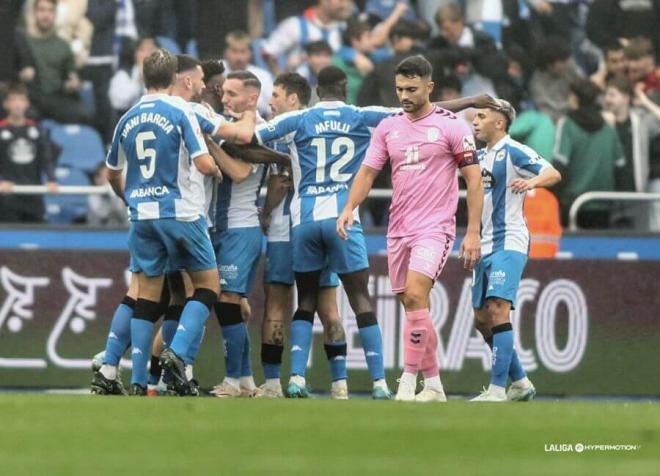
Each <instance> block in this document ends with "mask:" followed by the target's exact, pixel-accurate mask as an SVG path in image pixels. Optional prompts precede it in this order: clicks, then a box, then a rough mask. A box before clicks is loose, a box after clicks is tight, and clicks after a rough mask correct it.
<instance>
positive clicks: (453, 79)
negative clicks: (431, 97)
mask: <svg viewBox="0 0 660 476" xmlns="http://www.w3.org/2000/svg"><path fill="white" fill-rule="evenodd" d="M438 88H439V89H454V90H456V91H458V92H459V93H460V92H461V90H462V89H463V83H462V82H461V79H460V78H459V77H458V76H456V75H455V74H454V73H450V74H443V75H442V76H441V77H440V79H438Z"/></svg>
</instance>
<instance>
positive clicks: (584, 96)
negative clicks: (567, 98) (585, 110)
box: [570, 78, 601, 107]
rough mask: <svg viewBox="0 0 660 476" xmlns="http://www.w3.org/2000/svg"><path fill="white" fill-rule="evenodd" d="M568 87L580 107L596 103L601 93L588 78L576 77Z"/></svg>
mask: <svg viewBox="0 0 660 476" xmlns="http://www.w3.org/2000/svg"><path fill="white" fill-rule="evenodd" d="M570 89H571V92H572V93H573V94H575V96H576V97H577V100H578V104H579V105H580V106H581V107H583V106H589V105H592V104H597V101H598V96H600V93H601V90H600V88H599V87H598V86H596V85H595V84H594V83H593V82H591V80H589V79H588V78H578V79H576V80H574V81H573V82H571V84H570Z"/></svg>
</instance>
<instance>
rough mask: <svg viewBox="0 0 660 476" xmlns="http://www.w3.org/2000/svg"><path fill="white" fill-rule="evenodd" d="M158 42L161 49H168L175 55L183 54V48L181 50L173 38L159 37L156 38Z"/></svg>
mask: <svg viewBox="0 0 660 476" xmlns="http://www.w3.org/2000/svg"><path fill="white" fill-rule="evenodd" d="M156 41H157V42H158V46H160V47H161V48H164V49H166V50H167V51H169V52H170V53H172V54H173V55H180V54H181V48H179V45H178V44H177V42H176V41H174V40H173V39H172V38H170V37H168V36H158V37H156Z"/></svg>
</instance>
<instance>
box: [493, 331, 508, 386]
mask: <svg viewBox="0 0 660 476" xmlns="http://www.w3.org/2000/svg"><path fill="white" fill-rule="evenodd" d="M492 332H493V368H492V370H491V377H490V383H491V384H492V385H497V386H499V387H506V383H507V380H508V375H509V367H510V366H511V358H512V354H513V329H512V327H511V323H509V322H507V323H505V324H500V325H498V326H495V327H493V330H492Z"/></svg>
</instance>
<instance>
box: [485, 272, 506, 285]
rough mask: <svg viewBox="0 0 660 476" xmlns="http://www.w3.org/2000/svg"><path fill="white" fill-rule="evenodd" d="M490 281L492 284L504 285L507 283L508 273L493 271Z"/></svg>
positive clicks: (489, 277)
mask: <svg viewBox="0 0 660 476" xmlns="http://www.w3.org/2000/svg"><path fill="white" fill-rule="evenodd" d="M488 281H490V283H491V284H500V285H501V284H504V282H505V281H506V273H505V272H504V271H502V270H498V271H493V272H492V273H490V276H488Z"/></svg>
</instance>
